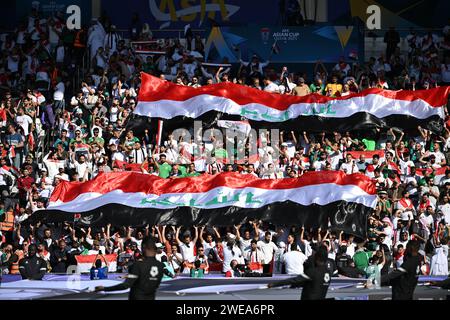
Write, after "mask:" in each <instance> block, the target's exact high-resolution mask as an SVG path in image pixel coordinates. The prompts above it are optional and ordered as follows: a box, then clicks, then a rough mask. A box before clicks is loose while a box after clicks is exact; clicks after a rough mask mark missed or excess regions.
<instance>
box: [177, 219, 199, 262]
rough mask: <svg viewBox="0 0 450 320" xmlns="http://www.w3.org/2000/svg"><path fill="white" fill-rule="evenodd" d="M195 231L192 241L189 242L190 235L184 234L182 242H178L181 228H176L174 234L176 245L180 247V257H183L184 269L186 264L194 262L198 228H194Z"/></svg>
mask: <svg viewBox="0 0 450 320" xmlns="http://www.w3.org/2000/svg"><path fill="white" fill-rule="evenodd" d="M194 229H195V236H194V239H192V241H191V236H190V234H185V235H184V236H183V241H181V240H180V237H179V236H180V230H181V227H178V228H177V232H176V234H175V240H176V241H177V243H178V246H179V247H180V251H181V255H182V256H183V261H184V263H183V264H184V266H185V267H186V265H187V264H189V263H193V262H194V261H195V254H194V247H195V244H196V243H197V239H198V228H197V227H196V226H194Z"/></svg>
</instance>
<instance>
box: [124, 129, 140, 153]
mask: <svg viewBox="0 0 450 320" xmlns="http://www.w3.org/2000/svg"><path fill="white" fill-rule="evenodd" d="M136 142H139V138H137V137H135V136H134V132H133V130H128V132H127V135H126V137H125V142H124V145H125V147H126V148H127V149H128V151H131V150H132V149H133V146H134V144H135V143H136Z"/></svg>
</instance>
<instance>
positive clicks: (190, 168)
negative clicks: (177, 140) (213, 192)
mask: <svg viewBox="0 0 450 320" xmlns="http://www.w3.org/2000/svg"><path fill="white" fill-rule="evenodd" d="M199 175H200V173H198V172H197V171H196V170H195V164H193V163H190V164H189V165H188V168H187V171H186V173H185V175H184V176H185V177H197V176H199Z"/></svg>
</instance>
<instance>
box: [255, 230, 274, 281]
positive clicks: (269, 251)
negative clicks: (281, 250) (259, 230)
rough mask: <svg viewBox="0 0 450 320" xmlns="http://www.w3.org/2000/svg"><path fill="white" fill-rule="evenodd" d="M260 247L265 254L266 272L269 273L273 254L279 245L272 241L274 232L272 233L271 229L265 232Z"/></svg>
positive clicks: (264, 266) (264, 267)
mask: <svg viewBox="0 0 450 320" xmlns="http://www.w3.org/2000/svg"><path fill="white" fill-rule="evenodd" d="M258 248H259V249H260V250H261V252H262V253H263V255H264V258H263V260H264V265H263V271H264V273H268V272H269V268H270V263H271V262H272V259H273V255H274V253H275V252H277V250H278V247H277V245H276V244H275V243H274V242H273V241H272V234H271V233H270V231H266V232H265V235H264V240H262V241H258Z"/></svg>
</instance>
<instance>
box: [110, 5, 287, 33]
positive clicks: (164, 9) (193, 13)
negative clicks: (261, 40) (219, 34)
mask: <svg viewBox="0 0 450 320" xmlns="http://www.w3.org/2000/svg"><path fill="white" fill-rule="evenodd" d="M102 10H104V11H105V12H106V13H107V15H108V16H109V17H110V18H111V21H114V23H115V24H116V26H117V27H118V28H119V29H128V28H129V27H130V23H131V19H132V16H133V15H134V14H135V13H137V14H138V15H139V18H140V22H141V23H148V24H149V26H150V28H151V29H183V28H184V26H185V25H187V24H190V25H191V28H193V29H204V28H209V27H210V26H211V23H210V21H211V20H214V21H215V22H216V23H217V24H219V25H220V26H223V25H228V26H231V25H234V26H238V25H239V26H244V25H248V24H252V23H254V24H256V23H258V22H259V21H264V22H265V23H267V24H273V25H276V24H278V23H281V14H280V6H279V0H261V1H257V2H256V1H250V0H246V1H242V0H128V1H127V2H126V5H123V2H120V4H118V3H117V1H115V0H102Z"/></svg>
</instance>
